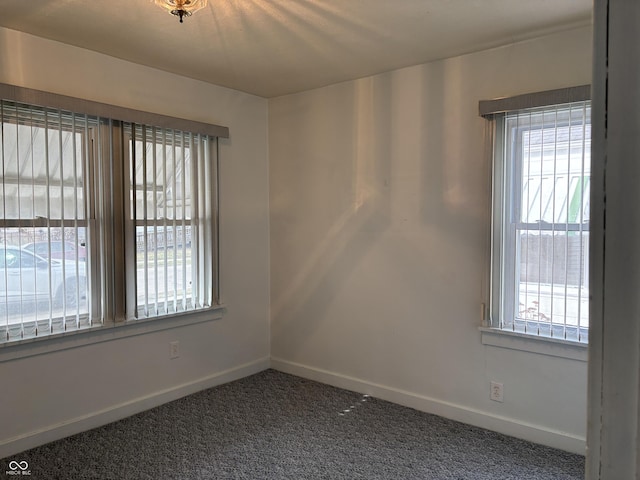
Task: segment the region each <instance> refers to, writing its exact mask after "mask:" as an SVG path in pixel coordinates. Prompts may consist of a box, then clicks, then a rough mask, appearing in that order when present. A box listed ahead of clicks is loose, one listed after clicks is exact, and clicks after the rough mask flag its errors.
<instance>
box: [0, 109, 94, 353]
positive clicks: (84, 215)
mask: <svg viewBox="0 0 640 480" xmlns="http://www.w3.org/2000/svg"><path fill="white" fill-rule="evenodd" d="M0 124H1V127H2V128H1V131H0V144H1V148H2V150H1V153H0V168H1V170H2V172H1V173H2V180H1V184H0V202H1V204H2V207H1V211H0V342H1V341H7V340H15V339H23V338H31V337H36V336H42V335H47V334H52V333H61V332H65V331H70V330H77V329H80V328H84V327H87V326H91V325H92V324H94V323H100V321H101V320H100V317H99V315H97V316H95V317H94V316H92V315H90V312H91V311H92V310H91V299H90V298H89V296H88V295H87V291H88V289H89V288H90V284H91V281H92V279H91V275H92V266H91V262H89V261H88V258H89V256H90V255H89V254H90V249H89V247H88V244H87V241H88V238H89V237H90V235H91V230H92V229H91V227H90V225H91V222H92V220H93V218H92V216H91V212H92V206H91V193H90V192H89V191H88V189H87V183H88V178H87V176H88V164H89V159H90V158H91V155H92V152H91V147H90V145H91V142H90V137H91V130H92V129H93V128H94V127H95V125H96V124H97V120H96V119H92V118H89V117H87V116H85V115H76V114H72V113H67V112H63V111H61V110H55V109H44V108H39V107H30V106H26V105H20V104H16V103H12V102H7V101H3V102H0Z"/></svg>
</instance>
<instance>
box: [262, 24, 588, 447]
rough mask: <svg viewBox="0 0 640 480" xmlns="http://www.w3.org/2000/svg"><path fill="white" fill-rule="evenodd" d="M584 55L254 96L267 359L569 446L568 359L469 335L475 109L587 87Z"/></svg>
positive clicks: (442, 65) (482, 291)
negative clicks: (263, 104) (262, 189)
mask: <svg viewBox="0 0 640 480" xmlns="http://www.w3.org/2000/svg"><path fill="white" fill-rule="evenodd" d="M591 50H592V43H591V29H590V28H582V29H577V30H572V31H568V32H564V33H560V34H555V35H552V36H548V37H544V38H540V39H536V40H532V41H527V42H523V43H518V44H514V45H510V46H506V47H503V48H498V49H493V50H489V51H485V52H480V53H475V54H470V55H465V56H461V57H457V58H451V59H447V60H443V61H438V62H433V63H429V64H425V65H419V66H415V67H411V68H405V69H402V70H397V71H393V72H390V73H386V74H382V75H377V76H374V77H370V78H364V79H360V80H356V81H352V82H346V83H341V84H338V85H334V86H330V87H326V88H321V89H317V90H313V91H309V92H303V93H300V94H296V95H290V96H284V97H280V98H275V99H272V100H270V101H269V162H270V172H269V178H270V203H271V209H270V229H271V321H272V323H271V334H272V345H271V348H272V366H273V367H275V368H278V369H281V370H284V371H288V372H292V373H297V374H300V375H303V376H307V377H310V378H315V379H318V380H322V381H325V382H328V383H333V384H335V385H339V386H342V387H346V388H352V389H355V390H359V391H363V392H365V391H366V392H369V393H373V394H375V395H378V396H380V397H383V398H386V399H389V400H393V401H396V402H399V403H404V404H407V405H411V406H413V407H415V408H419V409H422V410H427V411H431V412H434V413H438V414H441V415H445V416H448V417H451V418H455V419H458V420H462V421H465V422H469V423H473V424H477V425H480V426H484V427H489V428H493V429H496V430H499V431H503V432H506V433H510V434H513V435H517V436H521V437H524V438H528V439H530V440H533V441H536V442H540V443H546V444H549V445H553V446H556V447H560V448H564V449H567V450H571V451H576V452H583V451H584V438H585V430H586V424H585V423H586V422H585V419H586V391H587V365H586V362H585V361H583V360H572V359H566V358H560V357H556V356H550V355H544V354H539V353H530V352H523V351H519V350H513V349H510V348H502V347H495V346H489V345H484V344H483V343H482V342H481V333H480V331H479V330H478V326H479V325H480V303H481V302H483V301H485V299H486V291H487V285H486V282H485V278H486V271H487V270H486V265H487V250H488V240H487V238H488V226H489V222H490V181H489V162H488V160H487V157H486V156H485V153H484V151H485V147H484V145H485V143H484V128H485V123H484V120H482V119H481V118H479V117H478V114H477V111H478V101H479V100H482V99H491V98H495V97H500V96H511V95H516V94H520V93H528V92H535V91H542V90H548V89H554V88H561V87H567V86H575V85H582V84H588V83H590V80H591ZM556 350H557V351H559V353H560V354H561V355H562V354H564V352H563V348H562V347H557V348H556ZM582 353H583V354H584V353H585V352H582ZM579 356H580V355H579ZM582 356H584V355H582ZM491 380H496V381H499V382H502V383H503V384H504V397H505V399H504V403H496V402H491V401H490V400H489V382H490V381H491Z"/></svg>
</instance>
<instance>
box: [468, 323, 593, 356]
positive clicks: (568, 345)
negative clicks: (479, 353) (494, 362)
mask: <svg viewBox="0 0 640 480" xmlns="http://www.w3.org/2000/svg"><path fill="white" fill-rule="evenodd" d="M480 333H481V336H482V344H483V345H489V346H492V347H500V348H508V349H510V350H520V351H523V352H530V353H537V354H540V355H547V356H552V357H560V358H567V359H570V360H578V361H581V362H586V361H587V360H588V345H587V344H586V343H578V342H573V341H569V340H562V339H558V338H548V337H538V336H533V335H527V334H523V333H517V332H508V331H505V330H499V329H497V328H487V327H480Z"/></svg>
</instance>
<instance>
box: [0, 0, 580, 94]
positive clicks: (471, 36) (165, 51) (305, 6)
mask: <svg viewBox="0 0 640 480" xmlns="http://www.w3.org/2000/svg"><path fill="white" fill-rule="evenodd" d="M591 8H592V0H535V1H534V0H209V5H208V6H207V7H206V8H205V9H203V10H201V11H199V12H196V13H195V14H194V15H193V16H191V17H188V18H186V19H185V20H184V23H182V24H180V23H179V22H178V19H177V17H174V16H172V15H169V14H168V13H167V12H166V11H164V10H162V9H160V8H159V7H158V6H156V5H154V3H153V2H152V0H109V1H106V0H22V1H15V0H0V12H1V13H0V26H4V27H7V28H10V29H14V30H19V31H23V32H26V33H30V34H33V35H37V36H40V37H44V38H48V39H52V40H57V41H60V42H63V43H67V44H70V45H75V46H79V47H83V48H87V49H89V50H95V51H97V52H102V53H105V54H108V55H111V56H114V57H117V58H121V59H125V60H129V61H132V62H136V63H139V64H143V65H147V66H151V67H155V68H159V69H161V70H165V71H168V72H173V73H177V74H180V75H184V76H187V77H191V78H195V79H199V80H203V81H206V82H209V83H213V84H217V85H222V86H226V87H230V88H234V89H237V90H241V91H244V92H248V93H252V94H255V95H259V96H262V97H267V98H268V97H275V96H280V95H285V94H289V93H294V92H299V91H303V90H309V89H312V88H316V87H321V86H325V85H330V84H333V83H337V82H341V81H345V80H350V79H354V78H360V77H364V76H368V75H373V74H376V73H381V72H385V71H389V70H393V69H396V68H401V67H405V66H410V65H416V64H420V63H426V62H428V61H432V60H436V59H440V58H446V57H450V56H454V55H460V54H463V53H469V52H472V51H478V50H482V49H485V48H490V47H495V46H499V45H504V44H508V43H512V42H514V41H519V40H525V39H527V38H532V37H535V36H538V35H541V34H546V33H552V32H555V31H560V30H565V29H569V28H574V27H579V26H584V25H589V24H590V23H591Z"/></svg>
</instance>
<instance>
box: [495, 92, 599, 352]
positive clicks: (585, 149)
mask: <svg viewBox="0 0 640 480" xmlns="http://www.w3.org/2000/svg"><path fill="white" fill-rule="evenodd" d="M590 114H591V107H590V102H589V101H588V100H584V101H579V102H571V103H564V104H560V105H554V106H545V107H536V108H530V109H518V110H516V111H512V112H508V113H500V114H497V115H495V116H494V120H495V127H496V130H495V149H494V150H495V153H494V174H493V181H494V205H493V236H492V281H491V288H492V295H491V297H492V298H491V326H493V327H496V328H499V329H501V330H506V331H512V332H517V333H522V334H530V335H535V336H539V337H548V338H556V339H562V340H569V341H576V342H583V343H586V342H588V323H589V309H588V302H589V291H588V290H589V278H588V270H589V268H588V258H589V255H588V252H589V190H590V177H591V175H590V164H591V162H590V151H591V120H590Z"/></svg>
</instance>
